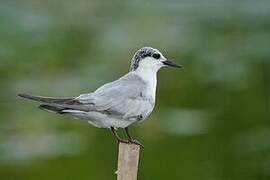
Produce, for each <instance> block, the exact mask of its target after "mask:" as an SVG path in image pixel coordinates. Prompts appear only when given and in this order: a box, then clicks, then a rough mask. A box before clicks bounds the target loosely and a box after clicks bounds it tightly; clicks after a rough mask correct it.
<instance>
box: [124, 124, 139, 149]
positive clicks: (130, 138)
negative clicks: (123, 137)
mask: <svg viewBox="0 0 270 180" xmlns="http://www.w3.org/2000/svg"><path fill="white" fill-rule="evenodd" d="M125 131H126V134H127V137H128V140H129V142H130V143H133V144H137V145H139V146H141V147H143V145H142V144H141V143H140V142H139V141H138V140H136V139H133V138H132V137H131V135H130V134H129V131H128V127H126V128H125Z"/></svg>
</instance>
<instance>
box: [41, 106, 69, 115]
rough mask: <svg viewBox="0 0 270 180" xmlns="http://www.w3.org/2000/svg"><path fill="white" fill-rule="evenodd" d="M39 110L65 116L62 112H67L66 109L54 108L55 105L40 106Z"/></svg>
mask: <svg viewBox="0 0 270 180" xmlns="http://www.w3.org/2000/svg"><path fill="white" fill-rule="evenodd" d="M39 108H40V109H42V110H44V111H49V112H56V113H59V114H64V113H65V112H62V111H63V110H65V108H63V107H57V106H53V105H47V104H41V105H40V106H39Z"/></svg>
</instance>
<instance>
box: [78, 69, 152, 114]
mask: <svg viewBox="0 0 270 180" xmlns="http://www.w3.org/2000/svg"><path fill="white" fill-rule="evenodd" d="M145 89H146V84H145V82H144V81H143V80H142V79H141V78H139V77H138V76H135V75H130V74H128V75H126V76H124V77H122V78H120V79H119V80H117V81H114V82H111V83H108V84H105V85H103V86H102V87H100V88H99V89H97V90H96V91H95V92H94V93H90V94H83V95H81V96H79V97H78V98H77V100H78V101H79V102H80V103H82V104H92V109H94V110H95V111H99V112H104V113H108V114H110V115H114V116H119V117H121V118H123V119H133V118H136V119H143V118H145V117H146V116H147V115H148V114H149V113H150V112H151V111H152V109H153V106H154V105H153V100H152V99H151V98H147V97H146V96H145V95H144V94H145Z"/></svg>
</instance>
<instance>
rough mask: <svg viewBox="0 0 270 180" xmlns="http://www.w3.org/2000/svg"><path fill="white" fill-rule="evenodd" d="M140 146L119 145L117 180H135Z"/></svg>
mask: <svg viewBox="0 0 270 180" xmlns="http://www.w3.org/2000/svg"><path fill="white" fill-rule="evenodd" d="M139 157H140V146H139V145H136V144H126V143H121V142H120V143H119V152H118V168H117V169H118V170H117V172H116V173H117V180H137V173H138V165H139Z"/></svg>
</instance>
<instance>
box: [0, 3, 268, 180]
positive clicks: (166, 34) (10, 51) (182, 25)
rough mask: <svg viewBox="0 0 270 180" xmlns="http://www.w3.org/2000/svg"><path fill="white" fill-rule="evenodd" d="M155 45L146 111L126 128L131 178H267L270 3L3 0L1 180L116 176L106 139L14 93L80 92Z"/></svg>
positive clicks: (123, 69) (120, 71) (106, 134)
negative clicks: (153, 84)
mask: <svg viewBox="0 0 270 180" xmlns="http://www.w3.org/2000/svg"><path fill="white" fill-rule="evenodd" d="M143 46H152V47H155V48H158V49H160V50H161V52H163V54H164V55H165V56H166V57H168V58H171V59H175V61H176V62H177V63H179V64H183V65H184V67H185V68H184V69H183V70H181V71H179V70H177V69H162V70H161V71H160V72H159V75H158V76H159V77H158V79H159V81H158V90H157V102H156V107H155V109H154V112H153V113H152V115H151V116H150V118H148V119H147V120H146V121H144V122H143V123H138V124H134V125H132V127H131V132H132V133H133V134H134V136H135V137H137V138H138V139H139V140H140V141H141V142H142V143H143V144H144V146H145V148H144V149H143V150H142V154H141V161H140V170H139V179H143V180H151V179H155V180H162V179H188V180H197V179H200V180H255V179H259V180H266V179H270V122H269V120H270V112H269V111H270V96H269V95H270V59H269V58H270V49H269V48H270V1H268V0H258V1H252V0H246V1H245V0H229V1H227V0H226V1H225V0H207V1H200V0H169V1H161V0H159V1H154V0H148V1H142V0H128V1H119V0H116V1H99V0H91V1H90V0H76V1H75V0H73V1H72V0H58V1H53V0H49V1H45V0H44V1H41V0H17V1H16V0H14V1H7V0H6V1H1V2H0V92H1V93H0V179H1V180H7V179H8V180H13V179H15V180H36V179H39V180H45V179H46V180H47V179H57V180H59V179H82V180H89V179H98V180H109V179H116V176H115V174H114V172H115V171H116V164H117V144H116V142H115V140H114V139H113V137H112V135H111V132H109V131H108V130H105V129H97V128H94V127H92V126H90V125H89V124H87V123H85V122H82V121H78V120H74V119H72V118H70V117H66V116H59V115H55V114H50V113H47V112H42V111H40V110H38V109H37V108H36V105H37V104H35V103H33V102H29V101H24V100H22V99H20V98H18V97H16V94H17V93H18V92H28V93H33V94H39V95H45V96H76V95H78V94H80V93H85V92H90V91H94V90H95V89H96V88H97V87H99V86H100V85H102V84H104V83H106V82H109V81H111V80H115V79H117V78H118V77H119V76H121V75H123V74H124V73H126V72H127V71H128V69H129V65H130V59H131V58H132V56H133V53H134V52H135V51H136V50H137V49H139V48H141V47H143Z"/></svg>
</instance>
